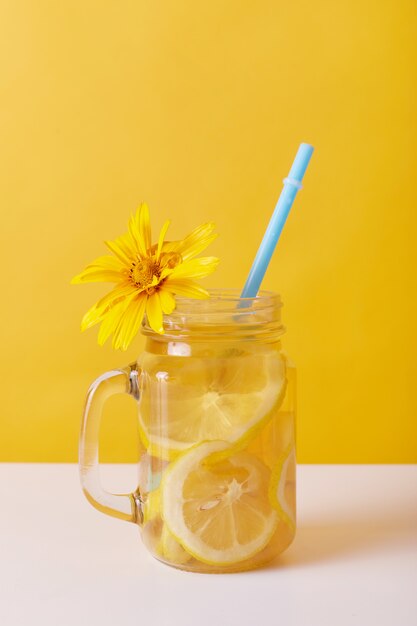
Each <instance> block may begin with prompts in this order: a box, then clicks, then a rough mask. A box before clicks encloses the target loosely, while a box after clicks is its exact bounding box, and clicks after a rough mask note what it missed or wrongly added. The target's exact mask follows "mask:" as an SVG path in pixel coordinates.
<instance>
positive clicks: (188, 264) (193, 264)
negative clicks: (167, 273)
mask: <svg viewBox="0 0 417 626" xmlns="http://www.w3.org/2000/svg"><path fill="white" fill-rule="evenodd" d="M218 264H219V259H217V258H216V257H214V256H203V257H199V258H198V259H191V260H190V261H185V262H184V263H181V264H180V265H177V267H175V268H174V269H173V270H172V273H171V276H172V278H204V276H208V275H209V274H211V273H212V272H214V270H215V269H216V267H217V265H218Z"/></svg>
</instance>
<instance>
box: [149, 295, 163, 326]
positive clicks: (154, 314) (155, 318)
mask: <svg viewBox="0 0 417 626" xmlns="http://www.w3.org/2000/svg"><path fill="white" fill-rule="evenodd" d="M146 316H147V318H148V322H149V326H150V327H151V328H152V330H154V331H155V332H156V333H159V334H160V335H163V333H164V327H163V325H162V307H161V301H160V300H159V294H158V292H155V293H154V294H152V295H151V296H149V297H148V301H147V303H146Z"/></svg>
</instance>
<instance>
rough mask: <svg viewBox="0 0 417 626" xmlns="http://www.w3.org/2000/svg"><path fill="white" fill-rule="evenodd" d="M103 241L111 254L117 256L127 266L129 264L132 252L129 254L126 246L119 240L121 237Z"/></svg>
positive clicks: (132, 255)
mask: <svg viewBox="0 0 417 626" xmlns="http://www.w3.org/2000/svg"><path fill="white" fill-rule="evenodd" d="M104 243H105V244H106V246H107V247H108V248H109V250H111V251H112V252H113V254H115V255H116V256H117V258H118V259H120V260H121V261H122V263H123V264H124V265H126V266H127V267H129V266H130V265H131V263H132V258H133V257H134V254H132V253H131V254H129V253H128V252H127V250H126V249H125V248H126V246H125V245H123V242H122V241H121V237H118V238H117V239H115V240H114V241H105V242H104Z"/></svg>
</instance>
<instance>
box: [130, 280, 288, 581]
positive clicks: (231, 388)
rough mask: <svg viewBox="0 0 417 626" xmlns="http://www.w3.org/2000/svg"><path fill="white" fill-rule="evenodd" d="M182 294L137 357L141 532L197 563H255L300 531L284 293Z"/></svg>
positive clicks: (163, 553) (159, 547) (221, 568)
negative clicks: (245, 302) (249, 298)
mask: <svg viewBox="0 0 417 626" xmlns="http://www.w3.org/2000/svg"><path fill="white" fill-rule="evenodd" d="M237 301H238V300H237V294H236V293H234V292H213V293H212V297H211V298H210V300H207V301H204V302H195V301H189V300H184V301H181V300H179V302H178V306H177V309H176V311H174V313H172V314H171V315H170V316H169V318H168V319H167V321H166V323H165V329H166V332H165V334H164V335H162V336H159V335H156V334H155V333H153V332H152V331H150V330H149V329H146V328H145V330H144V333H145V335H146V346H145V351H144V352H143V354H142V355H141V356H140V358H139V359H138V363H137V372H138V376H137V391H136V395H137V397H138V403H139V406H138V409H139V410H138V423H139V434H140V439H141V459H140V465H139V503H140V504H139V506H140V507H141V522H142V537H143V541H144V543H145V545H146V546H147V547H148V549H149V550H150V551H151V553H152V554H153V555H154V556H155V557H156V558H157V559H159V560H161V561H163V562H165V563H168V564H170V565H173V566H175V567H179V568H182V569H187V570H191V571H197V572H232V571H241V570H246V569H251V568H254V567H258V566H260V565H262V564H263V563H265V562H267V561H270V560H271V559H273V558H274V557H275V556H276V555H277V554H279V553H280V552H282V551H283V550H284V549H285V548H286V547H287V546H288V545H289V544H290V543H291V541H292V539H293V537H294V533H295V449H294V408H295V407H294V398H295V370H294V367H293V366H292V364H291V362H290V361H289V359H288V357H287V356H286V355H285V353H284V352H283V350H282V346H281V340H280V337H281V334H282V333H283V327H282V325H281V320H280V300H279V297H278V296H276V295H275V294H270V293H263V294H262V293H261V295H260V297H258V298H256V299H255V300H254V301H253V302H252V303H251V304H252V306H251V307H250V308H249V307H248V308H244V309H238V308H237V307H236V303H237Z"/></svg>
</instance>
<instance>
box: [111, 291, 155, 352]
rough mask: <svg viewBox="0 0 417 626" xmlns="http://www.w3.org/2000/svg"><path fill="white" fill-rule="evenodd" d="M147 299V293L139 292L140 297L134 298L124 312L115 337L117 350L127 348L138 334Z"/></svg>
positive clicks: (114, 342) (114, 345) (114, 346)
mask: <svg viewBox="0 0 417 626" xmlns="http://www.w3.org/2000/svg"><path fill="white" fill-rule="evenodd" d="M146 300H147V295H146V294H139V296H138V297H136V298H135V299H134V300H132V302H131V303H130V304H129V306H128V307H127V309H126V310H125V312H124V313H123V316H122V318H121V320H120V324H119V326H118V327H117V330H116V332H115V334H114V337H113V348H115V349H116V350H117V349H119V348H120V349H121V350H127V348H128V347H129V345H130V343H131V342H132V340H133V339H134V337H135V336H136V334H137V332H138V330H139V328H140V325H141V324H142V320H143V316H144V314H145V308H146Z"/></svg>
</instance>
